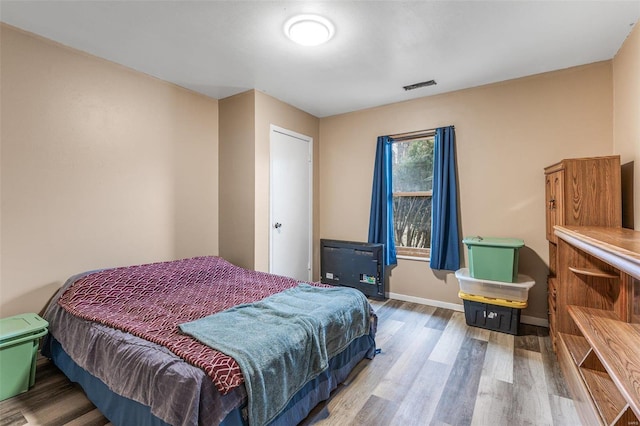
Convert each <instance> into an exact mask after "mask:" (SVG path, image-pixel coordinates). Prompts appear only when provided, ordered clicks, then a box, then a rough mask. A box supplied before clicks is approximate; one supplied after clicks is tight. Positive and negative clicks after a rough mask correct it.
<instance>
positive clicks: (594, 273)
mask: <svg viewBox="0 0 640 426" xmlns="http://www.w3.org/2000/svg"><path fill="white" fill-rule="evenodd" d="M569 270H570V271H571V272H573V273H574V274H578V275H587V276H590V277H599V278H611V279H614V278H620V276H619V275H618V274H614V273H613V272H607V271H603V270H601V269H596V268H574V267H573V266H569Z"/></svg>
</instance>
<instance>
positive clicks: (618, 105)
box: [613, 23, 640, 230]
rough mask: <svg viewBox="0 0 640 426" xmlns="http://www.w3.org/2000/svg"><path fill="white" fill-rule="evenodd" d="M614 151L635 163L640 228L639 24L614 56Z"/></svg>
mask: <svg viewBox="0 0 640 426" xmlns="http://www.w3.org/2000/svg"><path fill="white" fill-rule="evenodd" d="M613 151H614V152H615V153H616V154H619V155H620V159H621V161H622V163H623V164H625V163H628V162H630V161H633V162H634V172H633V175H634V184H633V186H634V194H633V199H634V209H633V211H634V227H635V229H636V230H640V25H639V24H638V23H636V25H635V28H634V29H633V31H632V33H631V34H630V35H629V37H628V38H627V39H626V40H625V42H624V43H623V45H622V46H621V47H620V50H619V51H618V53H617V54H616V56H615V57H614V58H613Z"/></svg>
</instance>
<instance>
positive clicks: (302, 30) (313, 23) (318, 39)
mask: <svg viewBox="0 0 640 426" xmlns="http://www.w3.org/2000/svg"><path fill="white" fill-rule="evenodd" d="M284 33H285V34H286V36H287V37H289V38H290V39H291V40H293V41H295V42H296V43H298V44H301V45H303V46H318V45H320V44H322V43H326V42H327V41H329V40H330V39H331V37H333V33H334V28H333V24H332V23H331V22H330V21H329V20H328V19H326V18H323V17H322V16H318V15H298V16H294V17H293V18H291V19H289V20H288V21H287V22H286V23H285V24H284Z"/></svg>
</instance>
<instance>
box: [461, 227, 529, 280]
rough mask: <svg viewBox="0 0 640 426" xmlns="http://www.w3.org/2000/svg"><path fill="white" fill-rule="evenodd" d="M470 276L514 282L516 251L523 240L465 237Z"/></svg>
mask: <svg viewBox="0 0 640 426" xmlns="http://www.w3.org/2000/svg"><path fill="white" fill-rule="evenodd" d="M462 242H463V243H465V244H466V245H467V249H468V251H469V271H470V272H471V277H472V278H475V279H479V280H491V281H502V282H508V283H512V282H516V281H517V279H518V252H519V250H520V248H521V247H523V246H524V241H523V240H520V239H518V238H483V237H466V238H465V239H463V240H462Z"/></svg>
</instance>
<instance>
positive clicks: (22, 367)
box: [0, 313, 49, 401]
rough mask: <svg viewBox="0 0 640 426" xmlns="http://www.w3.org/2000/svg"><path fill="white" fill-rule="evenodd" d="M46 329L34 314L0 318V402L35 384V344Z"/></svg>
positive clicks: (36, 348) (42, 321) (46, 325)
mask: <svg viewBox="0 0 640 426" xmlns="http://www.w3.org/2000/svg"><path fill="white" fill-rule="evenodd" d="M48 326H49V323H48V322H47V321H45V320H43V319H42V318H40V317H39V316H38V315H36V314H33V313H29V314H22V315H16V316H14V317H9V318H3V319H0V401H3V400H5V399H8V398H11V397H13V396H16V395H18V394H20V393H22V392H26V391H27V390H29V387H31V386H33V384H34V383H35V381H36V358H37V353H38V341H39V340H40V338H41V337H42V336H44V335H45V334H47V327H48Z"/></svg>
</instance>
